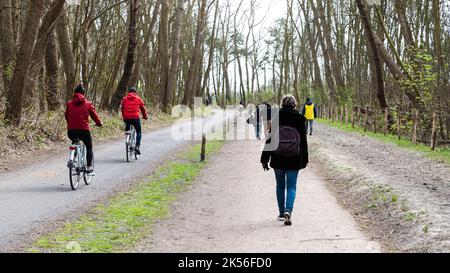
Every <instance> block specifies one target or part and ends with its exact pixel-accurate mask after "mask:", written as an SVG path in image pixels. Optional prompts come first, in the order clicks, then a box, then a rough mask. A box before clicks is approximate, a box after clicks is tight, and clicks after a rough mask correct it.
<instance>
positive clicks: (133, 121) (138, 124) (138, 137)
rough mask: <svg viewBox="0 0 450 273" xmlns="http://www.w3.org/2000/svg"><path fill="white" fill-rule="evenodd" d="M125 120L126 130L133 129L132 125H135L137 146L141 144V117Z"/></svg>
mask: <svg viewBox="0 0 450 273" xmlns="http://www.w3.org/2000/svg"><path fill="white" fill-rule="evenodd" d="M124 122H125V125H126V126H125V131H127V132H128V131H130V130H131V125H133V127H134V129H135V130H136V146H138V147H139V146H141V139H142V128H141V119H126V120H124Z"/></svg>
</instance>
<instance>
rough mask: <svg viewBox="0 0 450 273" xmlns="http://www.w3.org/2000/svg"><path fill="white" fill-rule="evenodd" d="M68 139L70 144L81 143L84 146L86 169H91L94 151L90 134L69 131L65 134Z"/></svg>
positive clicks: (83, 131)
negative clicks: (70, 141)
mask: <svg viewBox="0 0 450 273" xmlns="http://www.w3.org/2000/svg"><path fill="white" fill-rule="evenodd" d="M67 135H68V136H69V139H70V140H72V142H73V143H74V142H77V141H83V143H84V145H85V146H86V158H87V165H88V167H92V161H93V159H94V151H93V149H92V137H91V132H90V131H88V130H69V131H68V132H67Z"/></svg>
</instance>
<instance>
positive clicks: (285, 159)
mask: <svg viewBox="0 0 450 273" xmlns="http://www.w3.org/2000/svg"><path fill="white" fill-rule="evenodd" d="M296 107H297V101H296V99H295V97H294V96H292V95H287V96H285V97H284V98H283V100H282V102H281V109H280V111H279V112H278V114H277V115H276V116H275V117H274V121H275V122H274V124H273V125H272V126H273V128H272V131H271V134H270V135H271V138H270V139H268V140H267V142H266V149H264V151H263V153H262V156H261V163H262V165H263V168H264V170H265V171H268V170H270V169H269V162H270V166H271V167H272V168H273V169H274V171H275V178H276V181H277V188H276V193H277V200H278V208H279V216H278V219H279V220H280V221H284V224H285V225H287V226H290V225H292V212H293V210H294V203H295V198H296V195H297V178H298V175H299V172H300V170H302V169H304V168H306V166H307V165H308V143H307V138H306V128H305V123H306V119H305V117H304V116H303V115H302V114H300V113H299V111H297V110H296ZM277 120H278V122H277ZM277 123H278V124H277ZM274 134H276V135H274ZM275 136H276V137H275ZM272 139H274V141H275V139H277V140H278V142H279V143H278V145H275V146H278V147H277V148H276V150H274V149H270V147H271V146H272V145H273V143H271V142H272Z"/></svg>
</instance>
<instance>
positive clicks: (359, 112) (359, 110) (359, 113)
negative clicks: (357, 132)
mask: <svg viewBox="0 0 450 273" xmlns="http://www.w3.org/2000/svg"><path fill="white" fill-rule="evenodd" d="M358 126H361V108H360V107H359V106H358Z"/></svg>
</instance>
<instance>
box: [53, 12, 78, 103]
mask: <svg viewBox="0 0 450 273" xmlns="http://www.w3.org/2000/svg"><path fill="white" fill-rule="evenodd" d="M56 32H57V34H58V43H59V51H60V52H61V60H62V63H63V68H64V74H65V77H66V85H65V92H64V94H65V95H64V96H63V97H64V98H65V99H66V100H70V98H71V97H72V94H73V90H74V89H75V71H76V67H75V57H74V54H73V51H72V44H71V42H70V38H69V33H68V27H67V16H66V14H65V13H64V14H63V15H62V16H61V17H60V18H59V19H58V22H57V26H56Z"/></svg>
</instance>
